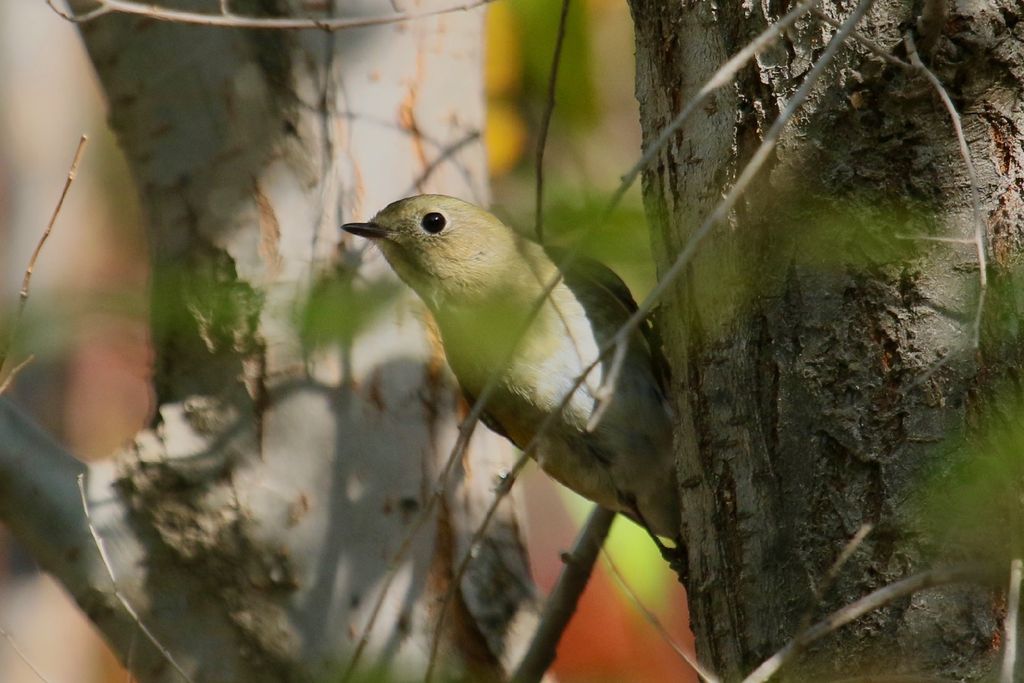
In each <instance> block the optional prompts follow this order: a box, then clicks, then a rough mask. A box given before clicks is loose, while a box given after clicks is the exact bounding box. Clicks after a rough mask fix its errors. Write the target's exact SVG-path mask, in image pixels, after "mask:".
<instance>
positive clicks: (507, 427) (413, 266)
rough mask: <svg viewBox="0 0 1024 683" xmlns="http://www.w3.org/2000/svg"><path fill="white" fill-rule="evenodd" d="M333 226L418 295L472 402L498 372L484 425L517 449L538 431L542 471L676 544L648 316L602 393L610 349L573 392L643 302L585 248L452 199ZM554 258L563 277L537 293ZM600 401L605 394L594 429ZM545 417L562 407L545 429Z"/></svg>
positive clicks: (662, 404) (656, 352) (669, 462)
mask: <svg viewBox="0 0 1024 683" xmlns="http://www.w3.org/2000/svg"><path fill="white" fill-rule="evenodd" d="M341 227H342V229H344V230H345V231H346V232H348V233H351V234H353V235H357V236H360V237H363V238H366V239H368V240H370V241H372V243H373V244H374V245H376V246H377V247H378V248H379V249H380V251H381V253H382V254H383V256H384V258H385V259H386V260H387V262H388V264H389V265H390V266H391V268H392V269H393V270H394V271H395V273H396V274H397V275H398V277H399V278H400V279H401V280H402V281H403V282H405V284H407V285H408V286H409V287H410V288H411V289H412V290H413V291H414V292H415V293H416V294H417V295H418V296H419V298H420V299H422V301H423V302H424V303H425V304H426V306H427V308H428V309H429V310H430V312H431V314H432V315H433V318H434V320H435V321H436V324H437V328H438V330H439V332H440V337H441V342H442V346H443V347H444V351H445V357H446V360H447V362H448V365H449V366H450V368H451V370H452V372H453V374H454V375H455V378H456V379H457V380H458V382H459V385H460V387H461V389H462V391H463V394H464V395H465V397H466V399H467V401H469V403H470V404H471V405H472V404H473V403H474V402H475V399H476V397H478V396H480V394H481V393H482V392H483V391H484V387H485V386H486V385H487V382H488V380H489V378H490V377H491V375H492V374H495V373H497V375H496V380H495V382H496V383H495V385H494V388H493V390H492V393H491V394H490V395H489V399H488V401H487V402H486V404H485V407H484V411H483V414H482V417H481V419H482V421H483V422H484V424H485V425H487V426H488V427H489V428H490V429H492V430H493V431H495V432H497V433H499V434H501V435H502V436H504V437H505V438H507V439H509V440H510V441H511V442H512V443H513V444H515V446H516V447H518V448H520V449H527V448H528V447H529V446H530V444H531V442H532V441H533V440H534V439H535V438H536V440H537V443H536V444H535V445H534V448H533V452H532V455H533V457H534V459H535V460H536V461H537V463H538V464H539V465H540V467H541V469H542V470H544V471H545V472H546V473H547V474H548V475H550V476H551V477H553V478H554V479H555V480H557V481H558V482H560V483H562V484H564V485H565V486H567V487H568V488H570V489H572V490H573V491H575V492H576V493H578V494H580V495H582V496H583V497H584V498H588V499H589V500H591V501H594V502H595V503H597V504H598V505H601V506H603V507H605V508H608V509H610V510H614V511H616V512H620V513H622V514H624V515H626V516H627V517H629V518H631V519H632V520H633V521H635V522H636V523H638V524H639V525H640V526H642V527H643V528H644V529H646V530H647V531H648V533H650V534H651V536H652V538H654V541H655V542H656V543H658V547H659V548H660V549H661V550H662V554H663V555H665V554H666V552H669V551H671V550H673V548H667V547H666V546H665V545H664V544H662V543H661V542H660V541H659V539H658V537H659V536H660V537H664V538H667V539H672V540H673V541H675V542H676V543H677V544H678V538H679V529H680V526H681V521H680V503H679V497H678V496H679V494H678V487H677V485H676V481H677V478H676V471H675V463H674V458H673V454H672V421H671V409H670V407H669V404H668V401H667V399H666V392H665V372H666V370H665V368H667V364H666V363H665V362H664V358H663V356H662V355H661V354H662V350H661V347H660V343H658V341H657V340H656V339H655V337H654V335H653V333H652V330H651V328H650V326H649V324H647V323H646V322H645V324H644V325H643V326H641V328H640V329H639V330H637V331H635V332H633V333H632V334H631V336H630V338H629V343H628V345H626V347H625V354H624V356H623V357H622V358H621V362H622V366H621V371H620V372H619V375H618V378H617V381H616V382H615V384H614V392H613V394H612V395H611V396H610V397H609V398H603V397H602V396H601V388H602V382H604V381H605V380H607V379H608V373H609V369H610V363H611V362H612V361H611V360H610V358H611V355H612V354H607V355H606V356H605V357H604V358H602V359H601V360H600V361H599V362H597V364H596V365H595V366H594V367H593V369H592V370H591V371H590V372H589V373H588V374H587V377H586V379H585V381H584V382H582V383H580V384H579V386H576V387H575V388H574V384H575V383H576V380H577V378H578V377H579V376H580V374H581V373H583V372H584V371H585V370H586V369H587V368H588V367H589V366H590V365H591V364H592V363H593V362H594V361H595V360H597V359H598V356H599V350H600V349H601V347H602V346H603V345H605V344H608V343H609V342H610V340H611V339H612V338H613V337H614V335H615V334H616V333H617V332H618V331H619V329H620V327H621V326H622V325H623V323H625V322H626V320H627V319H628V318H629V317H630V316H631V315H632V314H633V313H634V312H635V311H636V310H637V304H636V302H635V301H634V299H633V297H632V295H631V294H630V291H629V288H628V287H627V286H626V284H625V283H624V282H623V281H622V280H621V279H620V278H619V277H618V276H617V275H616V274H615V273H614V272H613V271H612V270H611V269H609V268H608V267H606V266H605V265H603V264H601V263H600V262H598V261H596V260H593V259H590V258H588V257H585V256H582V255H575V257H574V258H569V259H568V260H567V259H566V254H565V253H564V252H562V251H559V250H558V249H555V248H552V247H550V246H543V245H541V244H539V243H538V242H535V241H533V240H531V239H529V238H528V237H526V236H525V235H522V234H520V233H519V232H517V231H515V230H513V229H512V228H510V227H508V226H507V225H505V224H504V223H503V222H502V221H501V220H499V219H498V218H497V217H495V216H494V215H492V214H491V213H490V212H488V211H486V210H485V209H483V208H480V207H478V206H476V205H474V204H472V203H469V202H466V201H463V200H461V199H457V198H454V197H449V196H446V195H438V194H424V195H417V196H413V197H408V198H405V199H401V200H398V201H396V202H393V203H391V204H389V205H388V206H387V207H385V208H384V209H382V210H381V211H379V212H378V213H377V214H376V215H375V216H374V217H373V218H372V219H371V220H370V221H368V222H362V223H345V224H344V225H342V226H341ZM560 264H563V265H562V266H561V267H562V268H563V270H562V271H561V278H559V279H558V284H557V285H555V286H554V288H553V289H552V290H551V291H550V294H549V296H547V298H545V299H544V300H543V302H541V298H542V297H543V296H544V294H545V291H546V289H547V288H548V286H549V284H550V283H551V282H552V281H554V280H555V278H556V276H557V275H558V273H559V269H560ZM524 330H525V331H524ZM570 392H571V394H572V395H571V397H569V394H570ZM602 400H607V401H609V402H608V404H607V405H605V406H603V407H602V411H603V412H602V415H601V418H600V420H599V421H598V422H597V424H596V426H595V425H594V424H591V421H592V418H593V417H594V412H595V410H597V409H598V405H599V403H600V402H601V401H602ZM563 403H564V407H563ZM553 412H559V413H560V414H558V415H557V416H556V417H555V418H554V419H553V420H552V421H551V423H550V424H549V425H548V428H547V429H543V430H541V429H540V427H541V425H542V424H543V423H544V421H545V419H547V418H548V417H549V416H550V415H551V413H553ZM538 432H539V433H538Z"/></svg>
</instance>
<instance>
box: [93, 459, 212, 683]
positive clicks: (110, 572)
mask: <svg viewBox="0 0 1024 683" xmlns="http://www.w3.org/2000/svg"><path fill="white" fill-rule="evenodd" d="M77 479H78V493H79V494H80V495H81V497H82V510H83V511H84V512H85V521H86V523H87V524H88V525H89V533H90V534H92V539H93V542H94V543H95V544H96V550H98V551H99V553H100V560H101V561H102V562H103V567H104V568H105V569H106V570H107V576H108V577H109V578H110V583H111V587H112V589H113V592H114V597H115V598H116V599H117V601H118V602H119V603H121V607H123V608H124V611H125V612H127V613H128V616H130V617H131V618H132V621H134V622H135V624H136V625H137V626H138V627H139V630H140V631H142V633H143V635H145V636H146V638H148V639H149V642H151V643H152V644H153V647H155V648H156V649H157V650H158V651H159V652H160V654H161V655H163V658H164V659H165V660H166V661H167V663H168V664H170V665H171V667H173V668H174V670H175V671H177V672H178V675H179V676H181V677H182V679H184V680H185V681H187V682H188V683H192V679H191V678H189V675H188V674H187V673H185V670H184V669H182V668H181V666H179V665H178V662H176V661H175V659H174V657H173V656H172V655H171V653H170V651H169V650H168V649H167V648H166V647H164V645H163V643H161V642H160V640H159V639H158V638H157V637H156V636H155V635H153V632H152V631H150V630H149V628H148V627H147V626H146V625H145V624H144V623H142V619H141V618H140V617H139V613H138V612H136V611H135V608H134V607H132V605H131V603H130V602H128V599H127V598H125V597H124V594H122V593H121V590H120V589H119V588H118V587H117V579H116V578H115V577H114V567H113V565H111V563H110V558H109V557H108V556H107V550H106V547H105V546H104V545H103V538H102V537H101V536H100V532H99V531H98V530H97V529H96V525H95V524H93V521H92V513H91V512H90V510H89V497H88V496H87V495H86V494H85V475H84V474H79V475H78V477H77Z"/></svg>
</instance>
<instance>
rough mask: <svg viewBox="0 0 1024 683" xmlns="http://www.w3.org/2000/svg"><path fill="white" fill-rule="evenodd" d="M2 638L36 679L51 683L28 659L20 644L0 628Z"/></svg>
mask: <svg viewBox="0 0 1024 683" xmlns="http://www.w3.org/2000/svg"><path fill="white" fill-rule="evenodd" d="M0 636H3V637H4V639H5V640H6V641H7V644H8V645H10V646H11V649H12V650H14V654H16V655H17V656H18V659H20V660H21V663H22V664H24V665H25V666H27V667H28V668H29V669H31V670H32V673H34V674H35V675H36V678H38V679H39V680H41V681H42V682H43V683H50V681H49V679H47V678H46V676H44V675H43V674H42V672H41V671H39V669H37V668H36V665H35V664H33V663H32V660H31V659H29V658H28V655H26V654H25V651H24V650H22V649H21V648H20V647H19V646H18V642H17V641H16V640H14V636H12V635H11V634H10V633H8V632H7V631H6V630H5V629H3V628H0Z"/></svg>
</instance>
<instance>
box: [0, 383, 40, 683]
mask: <svg viewBox="0 0 1024 683" xmlns="http://www.w3.org/2000/svg"><path fill="white" fill-rule="evenodd" d="M0 393H3V392H0ZM0 636H3V638H4V640H6V641H7V644H8V645H10V646H11V649H12V650H14V654H16V655H17V656H18V659H20V660H21V663H22V664H24V665H25V666H27V667H28V668H29V669H31V671H32V673H34V674H35V675H36V678H38V679H39V680H41V681H42V682H43V683H50V681H49V679H47V678H46V676H44V675H43V674H42V672H41V671H40V670H39V669H37V668H36V665H35V664H33V663H32V660H31V659H29V658H28V655H26V654H25V651H24V650H22V649H21V647H19V646H18V643H17V641H15V640H14V637H13V636H12V635H11V634H10V633H8V632H7V631H6V630H5V629H2V628H0Z"/></svg>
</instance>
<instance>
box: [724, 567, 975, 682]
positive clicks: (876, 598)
mask: <svg viewBox="0 0 1024 683" xmlns="http://www.w3.org/2000/svg"><path fill="white" fill-rule="evenodd" d="M987 575H988V572H986V571H985V569H984V568H983V567H981V566H978V565H958V566H955V567H948V568H942V569H930V570H928V571H924V572H921V573H920V574H914V575H913V576H909V577H907V578H905V579H903V580H901V581H897V582H896V583H893V584H890V585H888V586H885V587H884V588H879V589H878V590H876V591H874V592H873V593H869V594H868V595H865V596H864V597H863V598H861V599H860V600H857V601H856V602H852V603H850V604H849V605H846V606H845V607H843V608H841V609H838V610H836V611H835V612H833V613H832V614H830V615H828V616H827V617H825V618H824V619H822V620H821V621H819V622H818V623H816V624H814V625H813V626H811V627H809V628H807V629H805V630H803V631H802V632H800V633H798V634H797V635H796V636H795V637H794V638H793V639H792V640H791V641H789V642H788V643H787V644H786V646H785V647H783V648H782V649H781V650H779V651H778V652H776V653H775V654H774V655H772V656H771V657H769V658H768V659H766V660H765V661H764V662H762V664H761V665H760V666H759V667H757V669H755V670H754V672H753V673H751V674H750V675H749V676H747V677H746V678H745V679H744V680H743V683H765V682H766V681H767V680H768V679H769V678H771V677H772V676H774V675H775V674H776V673H777V672H778V671H779V669H781V668H782V666H783V665H784V664H785V663H786V662H788V661H789V660H790V659H791V658H792V657H793V655H795V654H796V653H798V652H800V651H801V650H803V649H804V648H805V647H807V646H808V645H810V644H811V643H813V642H814V641H816V640H818V639H820V638H822V637H824V636H826V635H828V634H829V633H832V632H833V631H835V630H836V629H838V628H841V627H843V626H845V625H846V624H849V623H850V622H851V621H854V620H855V619H859V618H860V617H862V616H864V615H865V614H867V613H869V612H873V611H874V610H876V609H878V608H879V607H883V606H885V605H887V604H889V603H891V602H893V601H895V600H898V599H900V598H902V597H905V596H907V595H912V594H913V593H917V592H918V591H922V590H925V589H926V588H933V587H935V586H942V585H945V584H949V583H963V582H966V581H978V580H980V579H982V578H983V577H987Z"/></svg>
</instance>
